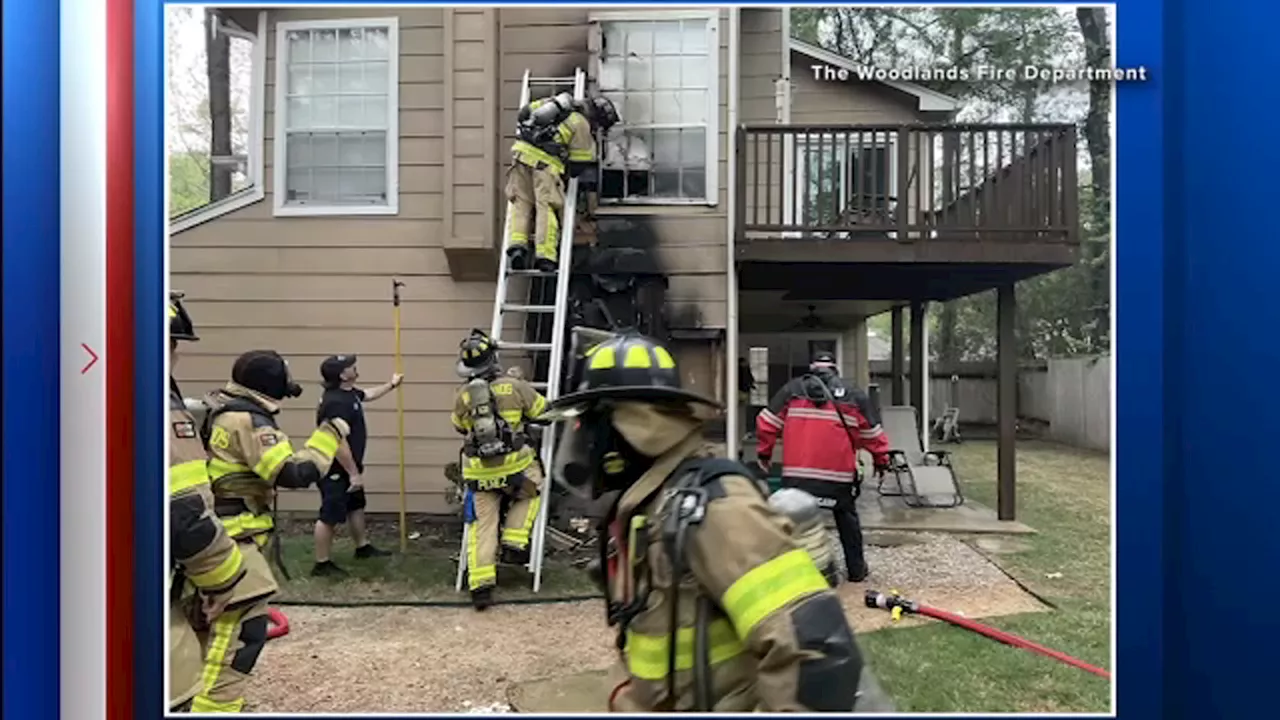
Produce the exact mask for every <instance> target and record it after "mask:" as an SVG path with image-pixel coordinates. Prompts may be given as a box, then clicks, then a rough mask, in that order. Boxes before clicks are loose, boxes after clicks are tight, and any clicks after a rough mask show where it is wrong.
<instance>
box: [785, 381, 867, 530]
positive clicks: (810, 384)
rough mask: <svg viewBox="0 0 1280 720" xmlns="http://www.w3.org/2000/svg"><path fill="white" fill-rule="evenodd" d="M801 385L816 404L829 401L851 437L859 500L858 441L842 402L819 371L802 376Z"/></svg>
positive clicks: (854, 494)
mask: <svg viewBox="0 0 1280 720" xmlns="http://www.w3.org/2000/svg"><path fill="white" fill-rule="evenodd" d="M800 385H801V387H802V388H803V389H804V393H805V396H806V397H808V398H809V399H810V400H812V401H813V402H814V404H816V405H821V404H822V403H826V402H829V403H831V407H832V408H833V409H834V410H835V411H836V417H838V418H840V427H842V428H844V434H845V436H846V437H848V438H849V447H850V448H851V449H852V450H853V499H854V500H857V499H858V498H859V497H861V496H862V474H861V473H859V472H858V441H857V440H854V439H853V431H852V430H850V429H849V420H848V419H847V418H846V417H845V414H844V413H843V412H842V411H841V410H840V403H838V402H836V398H835V395H834V394H833V393H832V392H831V387H830V386H829V385H827V382H826V380H824V379H823V378H822V376H821V375H819V374H818V373H807V374H805V375H803V376H801V378H800ZM815 385H816V386H817V388H816V389H817V390H818V391H819V393H820V395H814V394H813V392H811V390H813V389H815V388H814V386H815ZM817 500H818V504H819V505H821V504H822V503H823V500H824V498H818V499H817Z"/></svg>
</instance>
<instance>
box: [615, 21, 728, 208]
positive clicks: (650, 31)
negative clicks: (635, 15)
mask: <svg viewBox="0 0 1280 720" xmlns="http://www.w3.org/2000/svg"><path fill="white" fill-rule="evenodd" d="M717 20H718V11H716V12H715V13H712V14H710V15H708V14H705V13H704V14H699V15H696V16H692V17H683V16H680V17H675V18H672V19H667V18H666V17H661V16H658V17H656V18H655V19H653V20H643V19H635V20H630V19H628V20H605V21H601V22H600V23H599V31H600V37H599V55H598V60H599V74H598V79H599V85H600V91H601V92H602V93H603V94H604V96H605V97H607V98H609V99H610V100H612V101H613V102H614V104H615V105H616V106H617V107H618V111H619V114H620V115H621V116H622V120H621V122H620V123H618V125H616V126H614V128H613V129H612V130H611V131H610V133H609V136H608V137H607V138H605V139H604V143H603V147H602V148H601V154H600V155H601V158H600V191H599V192H600V198H601V200H602V201H606V202H607V201H614V202H641V203H643V202H649V203H673V202H674V203H681V202H697V203H714V202H716V195H717V190H716V178H715V177H714V176H711V174H712V173H714V172H715V169H716V165H717V164H716V152H717V147H718V145H717V143H718V138H717V134H718V126H717V120H718V117H717V116H718V113H719V93H718V87H719V75H718V70H717V68H718V60H719V42H718V39H717V38H718V35H717V32H716V25H717Z"/></svg>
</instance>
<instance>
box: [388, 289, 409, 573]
mask: <svg viewBox="0 0 1280 720" xmlns="http://www.w3.org/2000/svg"><path fill="white" fill-rule="evenodd" d="M402 287H404V283H402V282H400V281H399V280H396V279H395V278H392V279H391V304H392V306H393V307H394V308H395V328H396V374H397V375H402V374H404V368H403V366H402V364H401V360H400V288H402ZM396 440H397V442H398V443H399V446H400V554H401V555H404V554H405V553H406V552H408V550H409V528H408V526H407V524H406V520H405V515H406V512H405V494H404V383H400V384H399V385H396Z"/></svg>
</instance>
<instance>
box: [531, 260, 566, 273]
mask: <svg viewBox="0 0 1280 720" xmlns="http://www.w3.org/2000/svg"><path fill="white" fill-rule="evenodd" d="M533 269H534V270H537V271H538V272H545V273H553V272H555V271H556V270H559V269H560V266H559V265H558V264H556V261H555V260H551V259H549V258H538V259H537V260H534V261H533Z"/></svg>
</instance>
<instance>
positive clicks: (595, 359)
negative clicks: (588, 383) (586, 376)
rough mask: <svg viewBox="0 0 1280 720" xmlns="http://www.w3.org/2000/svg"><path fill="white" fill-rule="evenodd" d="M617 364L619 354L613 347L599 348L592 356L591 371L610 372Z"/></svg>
mask: <svg viewBox="0 0 1280 720" xmlns="http://www.w3.org/2000/svg"><path fill="white" fill-rule="evenodd" d="M617 364H618V356H617V353H616V352H614V349H613V348H611V347H602V348H599V349H597V350H596V351H595V352H594V353H592V354H591V366H590V369H591V370H608V369H609V368H611V367H613V366H615V365H617Z"/></svg>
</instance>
